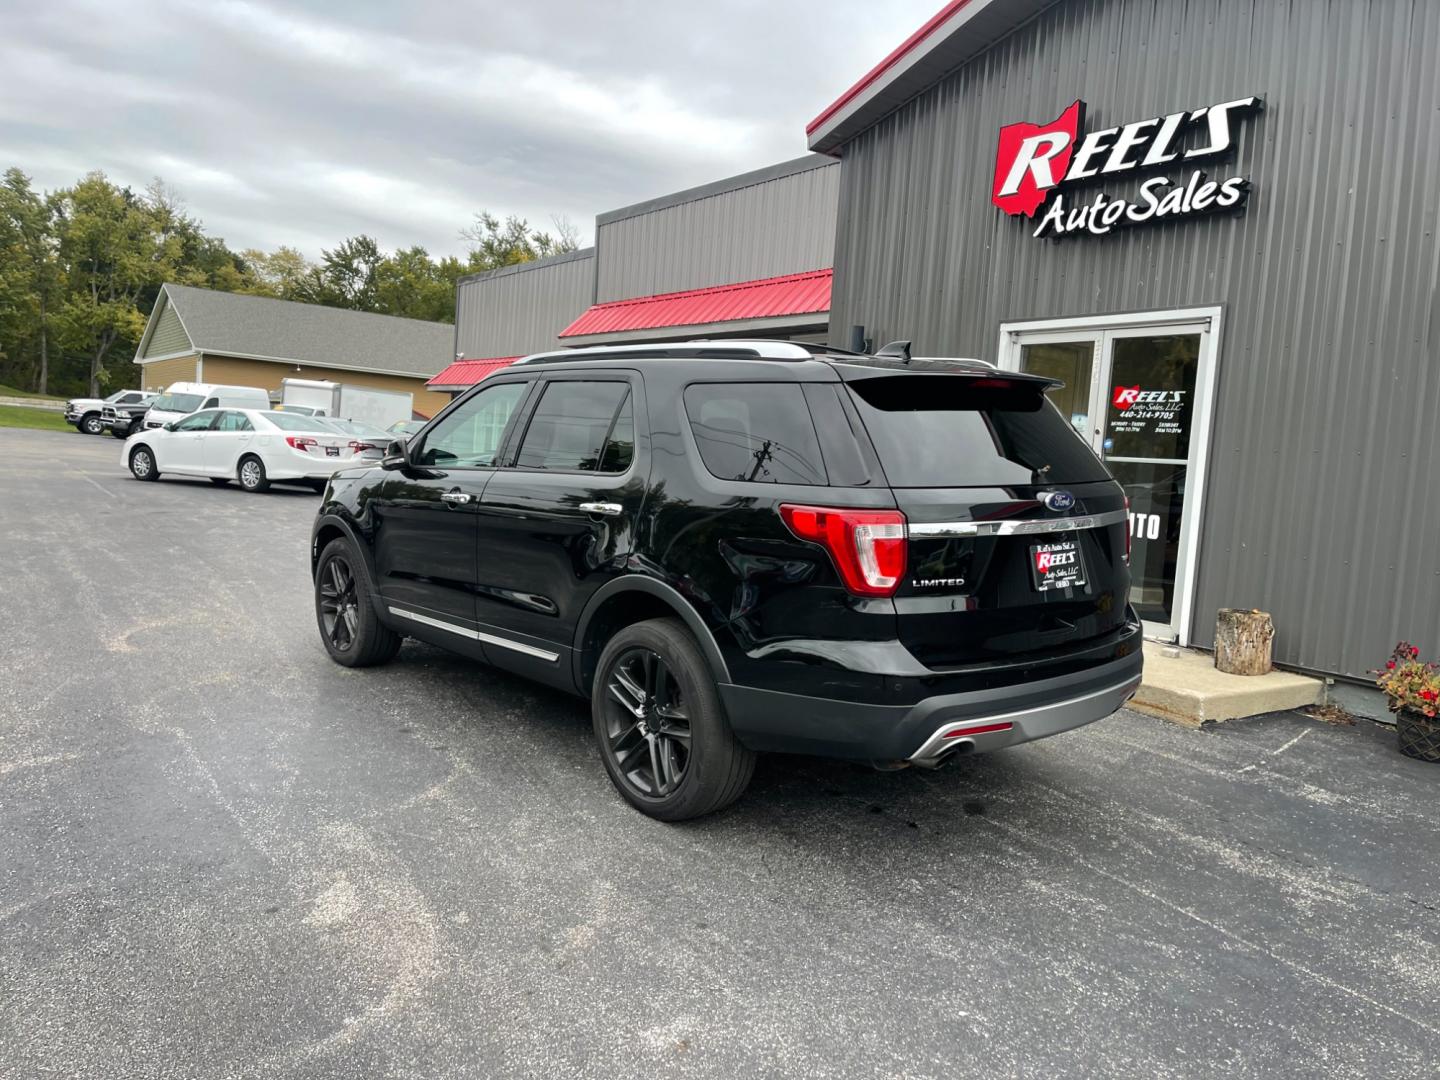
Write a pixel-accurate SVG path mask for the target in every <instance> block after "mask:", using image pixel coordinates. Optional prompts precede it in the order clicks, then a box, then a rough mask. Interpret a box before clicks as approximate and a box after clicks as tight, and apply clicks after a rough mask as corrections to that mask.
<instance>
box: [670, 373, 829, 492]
mask: <svg viewBox="0 0 1440 1080" xmlns="http://www.w3.org/2000/svg"><path fill="white" fill-rule="evenodd" d="M685 413H686V415H687V416H688V417H689V418H690V430H691V431H692V432H693V433H694V435H695V443H696V445H697V446H699V448H700V459H701V460H702V461H704V462H705V468H707V469H709V470H710V472H711V473H712V474H713V475H714V476H716V477H718V478H720V479H721V480H749V481H753V482H756V483H762V484H824V483H825V482H826V480H825V466H824V465H823V464H822V463H821V459H820V443H819V440H818V439H817V438H816V437H815V425H814V423H813V422H812V421H811V419H810V410H809V409H808V408H807V407H806V405H805V394H804V392H803V391H802V390H801V389H800V386H799V384H797V383H696V384H695V385H693V386H690V387H687V388H686V390H685Z"/></svg>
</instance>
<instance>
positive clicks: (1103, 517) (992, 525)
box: [910, 510, 1130, 538]
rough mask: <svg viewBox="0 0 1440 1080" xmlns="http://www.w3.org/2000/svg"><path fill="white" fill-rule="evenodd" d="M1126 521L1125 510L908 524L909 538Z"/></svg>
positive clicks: (1017, 533)
mask: <svg viewBox="0 0 1440 1080" xmlns="http://www.w3.org/2000/svg"><path fill="white" fill-rule="evenodd" d="M1129 520H1130V515H1129V513H1128V512H1127V511H1125V510H1107V511H1106V512H1105V513H1103V514H1080V515H1076V516H1075V517H1068V518H1050V519H1046V518H1009V519H1007V520H1004V521H940V522H933V523H929V524H913V523H912V524H911V525H910V535H911V536H912V537H920V538H927V537H944V536H1021V535H1029V534H1031V533H1051V532H1074V531H1076V530H1077V529H1103V528H1105V527H1106V526H1109V525H1120V524H1123V523H1124V522H1127V521H1129Z"/></svg>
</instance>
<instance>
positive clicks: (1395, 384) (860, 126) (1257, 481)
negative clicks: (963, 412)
mask: <svg viewBox="0 0 1440 1080" xmlns="http://www.w3.org/2000/svg"><path fill="white" fill-rule="evenodd" d="M809 139H810V147H811V149H812V150H815V151H819V152H823V153H826V154H829V155H833V156H836V157H838V158H839V159H840V160H841V161H842V168H841V170H840V172H841V175H840V192H839V216H838V230H837V234H836V247H835V276H834V294H833V301H832V309H831V324H832V332H833V333H834V334H835V336H836V338H837V340H838V339H842V338H844V337H845V336H847V335H848V332H849V330H850V328H851V327H852V326H863V327H864V328H865V331H864V332H865V335H866V336H868V337H870V338H871V339H872V340H874V341H877V342H879V341H885V340H888V339H892V338H910V339H913V340H914V342H915V351H916V352H917V354H932V355H936V354H938V355H966V356H978V357H982V358H986V359H990V360H993V361H996V362H998V363H999V364H1001V365H1002V366H1009V367H1015V368H1023V369H1030V370H1039V371H1043V372H1047V373H1050V374H1054V375H1058V376H1061V377H1063V378H1064V379H1065V381H1066V382H1067V383H1068V386H1067V388H1066V389H1065V390H1064V391H1062V392H1060V393H1059V394H1058V395H1057V400H1058V402H1059V403H1060V405H1061V407H1062V409H1064V410H1068V411H1069V413H1070V415H1071V418H1072V421H1073V422H1074V424H1075V426H1076V429H1077V431H1078V432H1079V433H1080V435H1081V436H1082V437H1083V438H1085V439H1087V440H1089V441H1091V442H1092V444H1093V445H1094V446H1095V448H1096V449H1097V450H1098V451H1099V452H1100V453H1102V455H1104V456H1105V457H1106V458H1107V459H1108V460H1109V461H1110V463H1111V468H1112V469H1113V470H1114V471H1115V472H1116V473H1117V475H1118V476H1119V477H1120V479H1121V480H1122V482H1123V483H1125V485H1126V487H1127V490H1128V491H1129V492H1130V496H1131V500H1132V519H1131V520H1132V524H1131V532H1132V538H1133V543H1134V547H1135V555H1134V561H1135V568H1136V578H1137V589H1136V594H1135V597H1134V598H1135V599H1136V600H1137V601H1138V604H1139V607H1140V610H1141V612H1142V615H1144V617H1145V618H1146V620H1147V622H1149V623H1150V624H1151V626H1152V629H1153V630H1154V631H1155V632H1156V633H1157V634H1158V635H1160V636H1170V637H1175V638H1177V639H1179V640H1181V641H1182V642H1192V643H1194V644H1197V645H1200V646H1209V645H1212V644H1213V623H1214V617H1215V612H1216V610H1217V609H1218V608H1221V607H1259V608H1263V609H1265V610H1268V611H1270V612H1272V613H1273V615H1274V617H1275V622H1276V630H1277V634H1276V642H1275V644H1276V659H1277V661H1279V662H1281V663H1284V664H1286V665H1289V666H1294V667H1298V668H1302V669H1310V670H1315V671H1320V672H1328V673H1334V674H1339V675H1346V676H1352V677H1362V676H1363V675H1364V673H1365V672H1366V670H1367V669H1368V668H1370V667H1372V666H1374V665H1375V664H1376V662H1377V661H1379V660H1380V659H1382V658H1383V657H1384V656H1386V655H1387V654H1388V653H1389V650H1390V647H1391V646H1392V645H1393V644H1394V642H1395V641H1396V640H1398V639H1401V638H1405V639H1409V640H1413V641H1416V642H1417V643H1428V644H1429V647H1431V648H1433V647H1435V645H1436V644H1437V643H1440V562H1437V559H1436V551H1435V549H1436V543H1437V541H1440V498H1437V491H1440V488H1437V479H1436V478H1437V475H1440V423H1437V417H1440V304H1437V287H1440V244H1437V236H1436V227H1437V216H1440V4H1436V3H1434V2H1431V0H1329V2H1325V0H1315V2H1314V3H1295V2H1294V0H1199V2H1196V0H1189V2H1183V3H1182V2H1179V0H1176V2H1166V3H1156V2H1154V0H1060V2H1043V3H1042V2H1038V0H956V2H952V3H949V4H947V5H946V6H945V7H944V8H943V9H942V10H941V11H940V12H939V13H938V14H937V15H936V17H935V18H934V19H932V20H931V21H930V22H929V23H927V24H926V26H925V27H924V28H922V30H921V31H920V32H918V33H917V34H916V35H915V36H913V37H912V38H911V39H910V40H909V41H908V42H906V43H905V44H904V45H903V46H902V47H901V48H900V49H897V50H896V51H895V52H894V53H892V54H891V55H890V57H888V58H887V59H886V60H885V61H884V62H883V63H882V64H881V65H880V66H879V67H877V68H876V69H875V70H874V71H872V72H870V73H869V74H868V75H866V76H865V78H864V79H862V80H861V81H860V83H857V84H856V86H855V87H854V88H852V89H851V90H850V91H849V92H847V94H846V95H844V96H842V97H841V98H840V99H839V100H838V101H837V102H835V103H834V104H833V105H832V106H830V107H829V108H828V109H826V110H825V112H824V113H822V114H821V115H820V116H819V117H817V118H816V120H815V122H814V123H812V124H811V125H810V129H809ZM1117 207H1118V208H1117ZM1037 234H1038V235H1037Z"/></svg>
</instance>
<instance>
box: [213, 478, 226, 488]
mask: <svg viewBox="0 0 1440 1080" xmlns="http://www.w3.org/2000/svg"><path fill="white" fill-rule="evenodd" d="M210 482H211V483H212V484H214V485H215V486H216V487H224V486H225V485H226V484H228V483H230V477H228V476H212V477H210Z"/></svg>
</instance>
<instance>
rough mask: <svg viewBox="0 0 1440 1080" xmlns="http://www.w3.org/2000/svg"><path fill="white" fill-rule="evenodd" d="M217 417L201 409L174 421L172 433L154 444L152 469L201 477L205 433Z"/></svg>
mask: <svg viewBox="0 0 1440 1080" xmlns="http://www.w3.org/2000/svg"><path fill="white" fill-rule="evenodd" d="M218 415H219V411H218V410H216V409H205V410H202V411H201V412H195V413H191V414H190V415H189V416H185V417H181V418H180V419H179V420H176V421H175V427H174V430H172V431H167V432H165V433H164V434H163V436H162V437H161V438H158V439H156V440H155V465H156V467H157V468H158V469H159V470H160V471H161V472H173V473H188V474H189V475H191V476H204V475H205V463H204V458H203V454H204V440H205V433H206V432H208V431H209V430H210V426H211V425H212V424H214V423H215V418H216V417H217V416H218Z"/></svg>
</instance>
